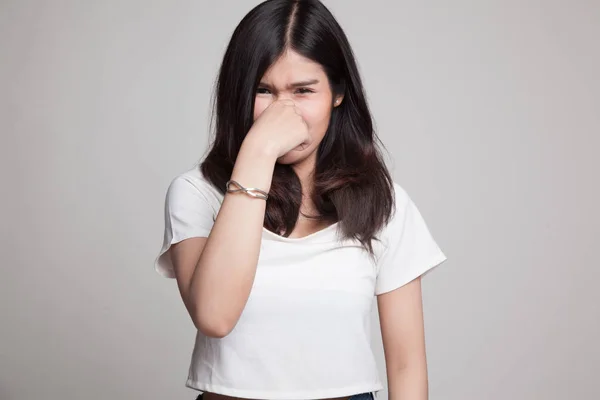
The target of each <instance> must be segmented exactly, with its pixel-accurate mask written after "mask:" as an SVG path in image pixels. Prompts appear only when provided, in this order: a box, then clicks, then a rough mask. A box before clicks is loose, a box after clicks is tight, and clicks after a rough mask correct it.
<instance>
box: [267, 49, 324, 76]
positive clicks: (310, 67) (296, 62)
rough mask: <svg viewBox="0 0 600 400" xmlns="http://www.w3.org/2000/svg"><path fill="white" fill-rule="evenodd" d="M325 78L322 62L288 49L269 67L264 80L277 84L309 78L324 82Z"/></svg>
mask: <svg viewBox="0 0 600 400" xmlns="http://www.w3.org/2000/svg"><path fill="white" fill-rule="evenodd" d="M325 78H326V76H325V71H324V70H323V67H322V66H321V64H319V63H316V62H314V61H312V60H310V59H308V58H306V57H304V56H301V55H300V54H298V53H296V52H295V51H293V50H288V51H287V52H285V53H284V54H283V55H282V56H281V57H280V58H279V59H278V60H277V61H275V62H274V63H273V65H271V66H270V67H269V69H268V70H267V71H266V72H265V75H264V76H263V77H262V81H263V82H269V83H273V84H276V85H277V84H287V83H289V82H292V81H299V80H307V79H319V80H320V81H321V82H323V81H324V79H325Z"/></svg>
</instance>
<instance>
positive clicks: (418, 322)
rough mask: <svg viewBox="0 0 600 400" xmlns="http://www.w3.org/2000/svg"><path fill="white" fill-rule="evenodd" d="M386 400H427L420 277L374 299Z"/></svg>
mask: <svg viewBox="0 0 600 400" xmlns="http://www.w3.org/2000/svg"><path fill="white" fill-rule="evenodd" d="M377 307H378V309H379V321H380V325H381V334H382V338H383V347H384V353H385V363H386V369H387V382H388V394H389V400H427V399H428V381H427V360H426V355H425V329H424V323H423V302H422V295H421V278H420V277H418V278H416V279H414V280H413V281H411V282H409V283H407V284H405V285H403V286H401V287H399V288H398V289H395V290H392V291H391V292H387V293H384V294H381V295H379V296H377Z"/></svg>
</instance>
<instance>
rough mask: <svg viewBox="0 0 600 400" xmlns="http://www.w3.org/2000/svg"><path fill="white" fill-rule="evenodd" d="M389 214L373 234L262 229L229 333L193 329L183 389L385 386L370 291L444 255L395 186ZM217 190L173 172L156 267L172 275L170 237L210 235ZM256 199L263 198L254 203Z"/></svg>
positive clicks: (256, 393) (295, 391)
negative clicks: (246, 290) (365, 237)
mask: <svg viewBox="0 0 600 400" xmlns="http://www.w3.org/2000/svg"><path fill="white" fill-rule="evenodd" d="M394 189H395V202H396V208H397V209H396V213H395V215H394V217H393V218H392V220H391V222H390V223H389V224H388V225H387V226H386V227H385V228H384V229H383V230H382V232H381V233H380V235H378V237H379V238H380V239H381V242H378V241H373V245H374V249H375V254H376V259H375V260H373V259H372V258H371V257H370V255H369V254H368V252H367V251H365V250H364V249H363V248H362V247H361V246H360V243H358V242H354V241H349V240H344V241H342V240H340V239H339V237H338V234H337V227H338V224H334V225H331V226H329V227H328V228H325V229H323V230H321V231H318V232H316V233H313V234H311V235H308V236H305V237H302V238H285V237H283V236H279V235H277V234H275V233H272V232H270V231H269V230H267V229H265V228H263V234H262V241H261V247H260V255H259V260H258V265H257V272H256V277H255V280H254V284H253V286H252V290H251V293H250V297H249V299H248V302H247V304H246V306H245V308H244V310H243V312H242V315H241V317H240V319H239V321H238V323H237V325H236V326H235V328H234V329H233V331H231V333H229V334H228V335H227V336H225V337H223V338H220V339H219V338H211V337H206V336H204V335H203V334H202V333H201V332H198V333H197V335H196V343H195V347H194V351H193V354H192V359H191V365H190V369H189V375H188V379H187V382H186V386H188V387H190V388H194V389H197V390H200V391H208V392H215V393H220V394H224V395H229V396H236V397H243V398H255V399H302V400H307V399H324V398H334V397H342V396H350V395H354V394H358V393H365V392H377V391H379V390H381V389H382V388H383V386H382V384H381V380H380V378H379V376H378V371H377V366H376V364H375V359H374V356H373V353H372V349H371V345H370V344H371V339H370V334H371V326H370V320H371V318H370V314H371V311H372V307H373V300H374V298H375V295H379V294H382V293H385V292H389V291H391V290H394V289H396V288H398V287H400V286H402V285H404V284H406V283H408V282H410V281H412V280H413V279H415V278H417V277H418V276H420V275H422V274H424V273H425V272H427V271H429V270H431V269H432V268H433V267H435V266H437V265H439V264H440V263H441V262H443V261H444V260H445V259H446V257H445V255H444V254H443V253H442V251H441V250H440V248H439V247H438V245H437V244H436V242H435V241H434V239H433V238H432V236H431V234H430V232H429V230H428V228H427V226H426V224H425V222H424V221H423V218H422V217H421V214H420V213H419V211H418V210H417V208H416V207H415V205H414V204H413V202H412V201H411V199H410V198H409V196H408V195H407V194H406V192H405V191H404V190H403V189H402V188H401V187H400V186H399V185H398V184H396V183H394ZM222 200H223V195H222V194H221V193H220V192H219V191H218V190H217V189H216V188H215V187H213V186H212V184H211V183H209V181H208V180H206V179H205V178H204V177H203V176H202V174H201V172H200V170H199V168H198V167H194V168H193V169H191V170H189V171H186V172H184V173H183V174H181V175H179V176H178V177H176V178H175V179H174V180H173V181H172V183H171V184H170V186H169V189H168V191H167V196H166V202H165V203H166V204H165V234H164V244H163V247H162V249H161V251H160V254H159V256H158V257H157V259H156V263H155V269H156V271H157V272H159V273H160V274H161V275H163V276H165V277H168V278H174V277H175V276H174V274H173V266H172V264H171V261H170V257H169V255H168V254H167V251H168V249H169V248H170V246H171V245H172V244H174V243H177V242H180V241H182V240H184V239H187V238H191V237H208V235H209V233H210V230H211V227H212V225H213V223H214V220H215V218H216V215H217V213H218V211H219V207H220V205H221V202H222ZM256 201H263V200H258V199H257V200H256Z"/></svg>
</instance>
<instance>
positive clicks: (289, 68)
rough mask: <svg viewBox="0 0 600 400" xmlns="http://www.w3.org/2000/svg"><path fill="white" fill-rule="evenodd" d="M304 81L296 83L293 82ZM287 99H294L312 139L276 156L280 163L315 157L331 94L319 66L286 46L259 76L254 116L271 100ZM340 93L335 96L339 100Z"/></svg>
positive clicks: (329, 112)
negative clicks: (286, 48)
mask: <svg viewBox="0 0 600 400" xmlns="http://www.w3.org/2000/svg"><path fill="white" fill-rule="evenodd" d="M302 82H304V84H302V85H300V86H297V85H296V84H297V83H302ZM282 99H290V100H293V101H294V103H296V107H298V109H299V111H300V114H301V115H302V117H303V118H304V120H305V121H306V124H307V125H308V133H309V135H310V137H311V139H312V143H311V144H310V145H309V146H307V147H306V148H304V149H301V148H300V147H297V148H296V149H295V150H296V151H290V152H288V153H287V154H284V155H283V156H282V157H280V158H279V159H278V160H277V162H279V163H281V164H298V163H300V162H302V161H304V160H307V159H309V156H311V157H310V158H311V159H312V160H313V161H314V160H315V159H316V149H317V148H318V147H319V144H320V143H321V140H323V137H324V136H325V132H326V131H327V127H328V126H329V118H330V116H331V110H332V107H334V106H337V105H338V104H334V103H333V95H332V92H331V88H330V86H329V80H328V79H327V75H326V74H325V71H324V70H323V67H322V66H321V65H320V64H318V63H316V62H314V61H312V60H309V59H308V58H305V57H303V56H301V55H300V54H298V53H296V52H294V51H292V50H289V51H287V52H286V53H284V54H283V55H282V56H281V57H280V58H279V59H278V60H277V61H276V62H275V63H274V64H273V65H271V67H270V68H269V69H268V70H267V72H266V73H265V75H264V76H263V77H262V79H261V80H260V83H259V85H258V90H257V92H256V101H255V105H254V120H255V121H256V119H257V118H258V117H259V116H260V115H261V114H262V112H263V111H264V110H265V109H266V108H267V107H268V106H269V105H270V104H271V103H272V102H274V101H276V100H282ZM341 99H342V97H341V96H340V97H339V98H336V100H338V101H339V103H341Z"/></svg>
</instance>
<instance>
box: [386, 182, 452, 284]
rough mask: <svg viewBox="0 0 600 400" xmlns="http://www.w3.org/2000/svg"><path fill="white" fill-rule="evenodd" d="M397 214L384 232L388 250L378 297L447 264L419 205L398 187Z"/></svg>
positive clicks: (396, 186)
mask: <svg viewBox="0 0 600 400" xmlns="http://www.w3.org/2000/svg"><path fill="white" fill-rule="evenodd" d="M395 188H396V210H395V214H394V216H393V217H392V219H391V221H390V222H389V224H388V226H387V227H386V228H385V230H384V235H383V237H384V238H385V246H384V249H383V253H382V254H381V256H380V257H379V259H378V262H377V280H376V284H375V294H376V295H379V294H383V293H386V292H390V291H392V290H394V289H397V288H399V287H401V286H404V285H405V284H407V283H409V282H411V281H412V280H414V279H416V278H418V277H419V276H421V275H424V274H425V273H426V272H429V271H430V270H431V269H433V268H434V267H436V266H438V265H439V264H441V263H442V262H444V261H445V260H446V256H445V255H444V253H443V252H442V250H441V249H440V248H439V246H438V245H437V243H436V242H435V240H434V239H433V237H432V235H431V232H430V231H429V229H428V227H427V225H426V223H425V221H424V220H423V217H422V215H421V213H420V212H419V210H418V209H417V207H416V205H415V204H414V203H413V201H412V200H411V199H410V197H409V196H408V195H407V194H406V192H405V191H404V190H403V189H402V188H400V187H399V186H398V185H397V184H395Z"/></svg>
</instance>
